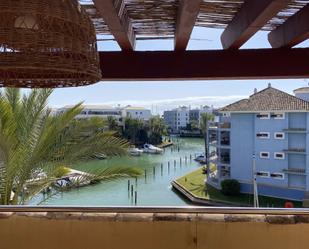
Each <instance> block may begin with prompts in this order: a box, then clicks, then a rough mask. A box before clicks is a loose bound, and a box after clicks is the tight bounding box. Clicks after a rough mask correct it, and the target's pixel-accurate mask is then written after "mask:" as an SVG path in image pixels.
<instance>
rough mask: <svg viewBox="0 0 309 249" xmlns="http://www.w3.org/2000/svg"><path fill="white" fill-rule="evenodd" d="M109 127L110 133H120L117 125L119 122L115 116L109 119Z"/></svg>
mask: <svg viewBox="0 0 309 249" xmlns="http://www.w3.org/2000/svg"><path fill="white" fill-rule="evenodd" d="M106 121H107V127H108V129H109V130H110V131H118V129H119V125H118V123H117V120H116V119H115V118H114V117H113V116H108V117H107V120H106Z"/></svg>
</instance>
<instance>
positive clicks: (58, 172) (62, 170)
mask: <svg viewBox="0 0 309 249" xmlns="http://www.w3.org/2000/svg"><path fill="white" fill-rule="evenodd" d="M69 173H70V169H69V168H67V167H64V166H60V167H57V168H56V169H55V170H54V171H53V173H52V175H53V176H54V177H56V178H61V177H63V176H66V175H67V174H69Z"/></svg>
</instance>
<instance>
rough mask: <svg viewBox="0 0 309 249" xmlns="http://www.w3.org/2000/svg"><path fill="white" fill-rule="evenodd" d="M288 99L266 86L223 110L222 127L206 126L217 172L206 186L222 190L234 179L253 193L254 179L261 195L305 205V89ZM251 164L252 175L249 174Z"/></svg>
mask: <svg viewBox="0 0 309 249" xmlns="http://www.w3.org/2000/svg"><path fill="white" fill-rule="evenodd" d="M294 93H295V95H296V96H293V95H290V94H287V93H285V92H282V91H280V90H277V89H275V88H272V87H271V86H269V87H268V88H266V89H264V90H262V91H260V92H256V91H255V93H254V94H253V95H251V96H250V97H249V98H248V99H243V100H240V101H238V102H235V103H233V104H231V105H228V106H226V107H223V108H222V109H220V112H221V113H222V114H223V115H222V116H221V117H220V122H218V123H214V124H212V125H210V128H209V143H210V145H212V146H214V147H215V148H216V150H215V151H213V152H214V153H212V154H211V155H212V156H211V157H210V161H211V162H212V163H215V164H216V165H217V171H216V172H214V173H211V174H209V179H208V182H209V183H210V184H212V185H213V186H215V187H217V188H220V182H221V181H222V180H224V179H236V180H238V181H239V182H240V183H241V191H242V192H244V193H252V192H253V187H252V186H253V174H254V173H255V175H256V178H257V185H258V193H259V194H261V195H266V196H272V197H278V198H286V199H293V200H300V201H302V200H306V199H308V195H307V193H309V174H308V172H309V147H308V146H309V133H308V132H309V102H308V101H307V100H309V88H302V89H298V90H295V92H294ZM253 164H254V165H255V168H256V170H255V172H253Z"/></svg>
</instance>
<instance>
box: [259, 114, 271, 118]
mask: <svg viewBox="0 0 309 249" xmlns="http://www.w3.org/2000/svg"><path fill="white" fill-rule="evenodd" d="M269 116H270V115H269V113H260V114H258V115H256V117H257V118H259V119H269V118H270V117H269Z"/></svg>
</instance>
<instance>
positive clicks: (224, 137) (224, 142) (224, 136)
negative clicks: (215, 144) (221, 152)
mask: <svg viewBox="0 0 309 249" xmlns="http://www.w3.org/2000/svg"><path fill="white" fill-rule="evenodd" d="M220 137H221V138H220V145H221V146H230V144H231V141H230V132H229V131H221V134H220Z"/></svg>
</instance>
